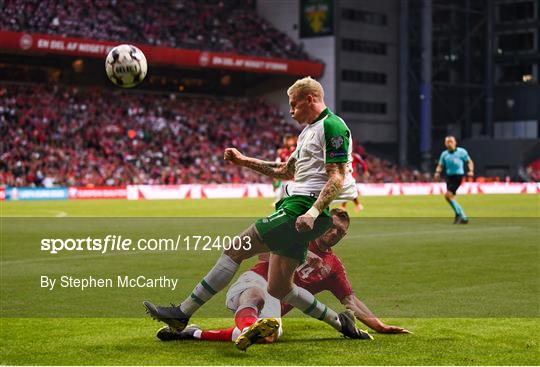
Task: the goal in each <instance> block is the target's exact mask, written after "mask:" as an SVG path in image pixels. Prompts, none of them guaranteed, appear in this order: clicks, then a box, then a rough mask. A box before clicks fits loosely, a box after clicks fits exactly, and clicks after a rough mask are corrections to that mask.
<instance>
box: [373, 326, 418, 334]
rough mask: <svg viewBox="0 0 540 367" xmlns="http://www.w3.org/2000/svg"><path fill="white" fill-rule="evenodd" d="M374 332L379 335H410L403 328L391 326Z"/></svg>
mask: <svg viewBox="0 0 540 367" xmlns="http://www.w3.org/2000/svg"><path fill="white" fill-rule="evenodd" d="M376 331H377V332H378V333H381V334H412V333H411V332H410V331H409V330H407V329H405V328H402V327H399V326H391V325H384V326H382V327H381V328H380V329H379V330H376Z"/></svg>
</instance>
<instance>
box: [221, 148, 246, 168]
mask: <svg viewBox="0 0 540 367" xmlns="http://www.w3.org/2000/svg"><path fill="white" fill-rule="evenodd" d="M223 159H225V160H226V161H231V162H232V163H234V164H237V165H241V164H242V162H243V161H244V160H245V159H246V156H245V155H243V154H242V153H240V151H239V150H238V149H236V148H227V149H225V152H224V153H223Z"/></svg>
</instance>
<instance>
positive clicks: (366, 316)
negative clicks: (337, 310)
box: [341, 294, 410, 334]
mask: <svg viewBox="0 0 540 367" xmlns="http://www.w3.org/2000/svg"><path fill="white" fill-rule="evenodd" d="M341 303H342V304H343V305H345V307H347V308H348V309H350V310H351V311H353V312H354V315H355V316H356V318H357V319H358V320H359V321H361V322H362V323H363V324H364V325H366V326H369V327H370V328H372V329H373V330H375V331H376V332H378V333H384V334H410V331H409V330H407V329H404V328H402V327H399V326H391V325H386V324H385V323H384V322H382V321H381V320H379V318H378V317H377V316H375V315H374V314H373V312H371V310H370V309H369V308H368V307H367V306H366V305H365V304H364V303H363V302H362V301H360V300H359V299H358V297H356V296H355V295H354V294H351V295H349V296H347V297H345V298H343V299H342V300H341Z"/></svg>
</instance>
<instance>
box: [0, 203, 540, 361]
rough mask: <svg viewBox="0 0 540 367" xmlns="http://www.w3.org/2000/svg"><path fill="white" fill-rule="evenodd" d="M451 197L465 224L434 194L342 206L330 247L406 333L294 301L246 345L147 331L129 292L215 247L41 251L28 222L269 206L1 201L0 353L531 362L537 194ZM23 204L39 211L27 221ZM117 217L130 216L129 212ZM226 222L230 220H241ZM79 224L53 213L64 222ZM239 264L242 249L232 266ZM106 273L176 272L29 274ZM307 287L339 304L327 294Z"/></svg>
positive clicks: (214, 314)
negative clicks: (280, 326) (76, 285)
mask: <svg viewBox="0 0 540 367" xmlns="http://www.w3.org/2000/svg"><path fill="white" fill-rule="evenodd" d="M458 199H459V201H460V203H461V204H462V206H463V207H464V209H465V210H466V212H467V214H468V215H469V216H470V217H471V223H470V224H469V225H467V226H458V227H456V226H453V225H451V222H452V219H453V218H452V217H453V216H452V213H451V210H450V208H449V207H448V205H447V204H446V203H445V202H444V199H443V198H442V197H431V196H429V197H412V196H410V197H381V198H375V197H374V198H364V199H363V203H364V205H365V207H366V210H365V211H364V212H362V213H360V214H356V213H351V214H352V215H353V216H354V217H355V219H354V221H353V223H352V224H351V229H350V233H349V235H348V236H347V237H346V238H345V239H344V240H343V241H342V243H341V244H339V245H338V246H337V247H336V249H335V251H336V253H337V254H338V255H339V256H340V257H341V259H342V260H343V262H344V264H345V266H346V268H347V274H348V277H349V279H350V280H351V282H352V284H353V287H354V289H355V291H356V293H357V295H358V297H359V298H360V299H362V300H364V301H365V302H366V304H367V305H368V306H369V307H370V308H371V309H372V310H373V311H374V312H375V314H377V315H378V316H380V317H381V318H382V319H383V320H384V321H385V322H387V323H389V324H395V325H400V326H404V327H406V328H408V329H410V330H411V331H413V332H414V334H413V335H380V334H374V336H375V340H374V341H354V340H346V339H343V338H341V337H340V336H339V335H338V334H337V333H336V332H335V331H334V330H333V329H331V328H330V327H328V326H326V325H324V324H322V323H320V322H319V321H316V320H311V319H308V318H305V317H302V316H301V314H300V313H298V312H296V311H295V312H293V313H292V314H291V315H290V317H289V316H288V317H286V318H285V319H284V335H283V337H282V338H281V339H280V341H279V342H278V343H276V344H273V345H256V346H253V347H252V348H250V349H249V350H248V351H247V353H241V352H239V351H237V350H236V349H235V348H234V346H233V345H232V344H229V343H217V342H199V341H189V342H171V343H162V342H159V341H158V340H157V339H155V337H154V333H155V331H156V330H157V329H158V327H159V325H158V323H156V322H154V321H152V320H151V319H149V318H146V317H145V316H144V315H143V311H142V306H141V304H140V301H141V300H142V299H151V300H153V301H155V302H157V303H162V304H163V303H167V302H171V301H174V302H179V301H180V300H182V299H183V298H184V297H185V296H186V295H187V294H188V292H189V291H190V290H191V289H192V287H193V285H194V284H195V282H196V281H198V280H199V279H200V278H201V277H202V276H203V275H204V274H205V273H206V271H207V270H208V269H209V268H210V267H211V266H212V264H213V263H214V261H215V259H216V258H217V257H218V256H219V251H210V252H208V253H204V254H203V253H201V252H198V253H196V252H182V253H170V252H158V253H151V254H149V253H138V252H136V251H135V252H134V253H133V254H131V253H129V255H130V256H127V255H128V254H112V255H111V256H103V255H101V254H86V253H85V254H80V253H66V254H59V255H58V256H56V257H54V256H51V255H48V254H43V253H40V252H39V251H36V247H39V245H38V244H37V243H36V242H35V239H36V238H38V237H39V235H40V233H42V232H43V231H44V230H45V229H46V228H42V227H39V226H38V225H36V223H38V224H39V223H41V225H42V226H43V223H49V222H47V221H48V220H50V221H51V222H50V223H52V224H54V223H71V224H73V223H75V222H73V221H72V220H71V219H70V218H71V217H74V216H75V217H99V218H103V217H140V218H137V219H133V220H135V222H131V223H136V224H137V225H136V227H138V228H137V229H138V230H141V231H142V230H143V229H144V227H145V223H147V224H146V225H148V226H152V225H153V223H155V222H153V221H152V220H154V221H156V220H157V221H160V219H155V217H206V218H200V223H195V224H194V222H193V219H191V220H190V219H185V220H183V218H178V220H179V222H178V223H180V224H178V226H179V227H177V228H173V229H171V228H166V229H164V228H158V230H159V231H161V232H163V233H168V232H167V231H168V230H170V231H172V232H175V231H178V230H179V229H178V228H183V229H182V230H186V231H187V230H188V228H186V227H190V228H191V227H196V226H197V225H199V224H200V225H201V226H202V227H204V226H209V224H212V227H213V229H214V230H216V228H217V227H218V226H217V225H214V224H215V223H217V222H216V221H215V219H211V218H210V217H214V218H223V217H260V216H264V215H268V214H270V213H271V211H272V208H271V207H270V204H271V202H270V201H269V200H258V199H254V200H186V201H123V200H111V201H69V202H58V201H57V202H52V201H44V202H2V203H0V206H1V216H2V238H1V239H2V244H1V249H2V253H1V260H2V273H1V275H2V286H1V287H0V288H1V290H0V292H1V293H0V294H1V304H2V308H1V312H2V318H1V328H0V329H1V330H0V341H1V345H0V357H1V358H0V363H1V364H17V365H34V364H42V365H43V364H45V365H81V364H90V365H365V364H368V365H380V364H405V365H453V364H460V365H478V364H480V365H523V364H525V365H538V364H539V363H540V349H539V345H538V343H539V341H540V338H539V337H540V335H539V334H540V332H539V329H540V328H539V327H540V323H539V319H538V317H539V314H540V299H539V294H540V293H539V291H540V281H539V279H540V277H539V276H540V261H539V260H540V256H539V255H540V246H539V244H538V238H539V234H540V227H539V221H538V219H539V207H540V206H539V204H540V203H539V197H538V196H537V195H491V196H489V195H477V196H472V195H471V196H461V197H459V198H458ZM349 207H350V209H351V211H352V205H350V204H349ZM36 217H46V218H42V219H41V220H42V222H40V221H39V220H37V219H35V218H36ZM145 217H150V218H153V219H152V220H148V221H146V220H145ZM47 218H48V219H47ZM53 218H58V219H53ZM62 218H67V219H62ZM99 218H98V219H92V218H83V219H80V220H81V223H82V224H81V225H83V226H85V227H84V228H90V229H91V230H94V231H99V230H101V229H102V228H103V226H104V222H105V221H108V222H110V223H111V225H117V223H118V221H119V220H118V219H110V220H107V219H105V220H104V219H99ZM356 218H357V219H356ZM43 220H45V222H43ZM163 220H166V219H163ZM245 220H246V222H249V219H248V218H245ZM122 221H123V222H122V223H124V222H127V223H129V222H128V221H129V218H128V219H122ZM197 221H199V220H197ZM14 223H15V224H17V225H18V226H19V227H17V226H15V225H14ZM148 223H150V224H148ZM159 223H167V222H166V221H165V222H159ZM182 223H183V225H184V227H182ZM238 223H239V224H238V225H240V224H243V222H242V220H241V219H239V222H238ZM25 224H26V226H25ZM49 227H52V225H50V226H49ZM154 227H155V226H154ZM168 227H170V226H168ZM233 227H234V226H233ZM80 228H82V227H76V226H74V227H71V228H70V227H68V226H66V228H65V231H66V233H71V232H77V231H79V230H80ZM229 229H230V228H229ZM235 229H236V228H234V230H235ZM231 230H232V229H231ZM70 231H71V232H70ZM252 263H253V261H248V262H247V263H246V264H244V265H243V266H242V270H243V269H246V268H248V267H249V266H250V265H251V264H252ZM119 272H121V273H125V274H133V275H135V274H148V275H158V274H161V273H165V274H168V275H170V276H177V277H179V278H180V285H179V289H176V290H175V291H170V290H164V289H129V290H118V289H109V290H104V289H101V290H97V289H94V290H88V291H84V292H81V291H74V290H61V291H46V290H44V289H41V288H40V287H39V276H40V275H41V274H48V275H59V274H72V275H79V276H83V275H87V274H94V275H96V276H97V275H100V274H101V275H104V274H109V275H111V276H112V275H114V274H116V273H119ZM224 297H225V294H224V292H223V293H221V294H219V295H218V296H216V297H215V298H214V299H212V300H211V301H210V302H209V303H208V304H207V305H205V306H204V307H203V309H201V310H200V312H199V313H198V314H196V316H195V317H194V318H193V319H192V322H194V323H197V324H199V325H201V326H203V327H207V328H217V327H229V326H231V325H232V317H231V316H232V314H229V313H228V311H227V310H225V308H224ZM318 298H320V299H321V300H322V301H323V302H325V303H327V304H328V305H330V306H331V307H333V308H334V309H336V310H341V309H342V306H341V305H339V303H338V302H337V301H336V300H335V299H334V298H333V296H332V295H331V294H327V293H322V294H320V295H319V296H318ZM68 316H69V317H68Z"/></svg>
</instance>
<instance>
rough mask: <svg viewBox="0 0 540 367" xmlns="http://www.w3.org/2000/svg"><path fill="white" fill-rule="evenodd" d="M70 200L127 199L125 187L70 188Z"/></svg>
mask: <svg viewBox="0 0 540 367" xmlns="http://www.w3.org/2000/svg"><path fill="white" fill-rule="evenodd" d="M68 194H69V199H70V200H72V199H126V198H127V190H126V188H125V187H70V188H69V189H68Z"/></svg>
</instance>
